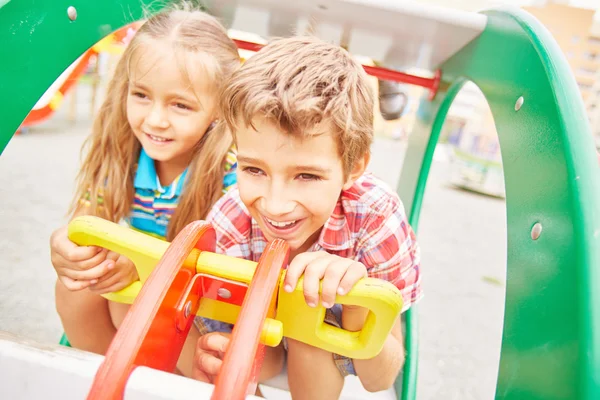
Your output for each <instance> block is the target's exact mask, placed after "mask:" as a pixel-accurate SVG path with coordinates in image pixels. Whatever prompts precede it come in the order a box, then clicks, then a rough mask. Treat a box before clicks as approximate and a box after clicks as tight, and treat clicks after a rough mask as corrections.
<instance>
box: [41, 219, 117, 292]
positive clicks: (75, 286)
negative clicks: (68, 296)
mask: <svg viewBox="0 0 600 400" xmlns="http://www.w3.org/2000/svg"><path fill="white" fill-rule="evenodd" d="M107 254H108V251H107V250H105V249H103V248H101V247H96V246H77V245H76V244H75V243H73V242H71V241H70V240H69V237H68V230H67V226H63V227H62V228H59V229H57V230H56V231H54V232H53V233H52V235H51V236H50V260H51V261H52V265H53V266H54V269H55V270H56V275H58V279H59V280H60V281H61V282H62V283H63V285H65V287H66V288H67V289H69V290H71V291H77V290H82V289H85V288H87V287H89V286H91V285H94V284H96V283H97V282H98V281H99V278H101V277H103V276H104V275H106V273H107V272H109V271H110V270H111V269H112V268H113V266H114V263H113V262H110V261H107V259H106V256H107Z"/></svg>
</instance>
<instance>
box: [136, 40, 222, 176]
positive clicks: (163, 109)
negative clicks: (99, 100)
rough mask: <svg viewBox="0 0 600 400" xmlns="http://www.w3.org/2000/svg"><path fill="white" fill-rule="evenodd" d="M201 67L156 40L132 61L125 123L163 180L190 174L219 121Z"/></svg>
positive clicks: (197, 58)
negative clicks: (200, 148) (198, 149)
mask: <svg viewBox="0 0 600 400" xmlns="http://www.w3.org/2000/svg"><path fill="white" fill-rule="evenodd" d="M202 65H204V63H203V62H202V59H201V56H200V55H198V54H196V53H191V52H190V53H187V54H179V53H177V54H176V53H175V52H174V51H173V50H172V44H171V43H170V42H169V41H163V40H154V39H152V40H151V41H149V42H147V43H145V44H144V45H142V47H141V49H140V50H139V52H138V55H137V56H136V57H133V58H132V60H131V65H130V77H129V78H130V79H129V88H128V93H127V120H128V121H129V125H130V126H131V129H132V130H133V133H134V134H135V136H136V138H137V139H138V140H139V141H140V143H141V145H142V147H143V148H144V150H145V151H146V153H147V154H148V155H149V156H150V157H151V158H152V159H154V160H155V163H156V168H157V171H159V177H160V176H161V175H163V176H165V175H166V176H169V177H171V179H173V178H174V177H176V176H177V175H179V174H180V173H182V172H183V171H184V170H185V168H187V166H188V165H189V163H190V162H191V160H192V155H193V153H194V147H195V146H196V144H197V143H198V142H199V141H200V139H202V137H203V136H204V134H205V133H206V131H207V129H208V127H209V126H210V124H211V123H212V122H213V121H214V120H215V118H216V112H217V111H216V110H217V100H218V99H217V95H216V90H215V87H214V85H213V83H212V82H210V80H209V79H208V75H207V73H206V72H205V71H204V69H203V68H202ZM161 172H162V173H161ZM167 183H168V182H164V183H163V184H167Z"/></svg>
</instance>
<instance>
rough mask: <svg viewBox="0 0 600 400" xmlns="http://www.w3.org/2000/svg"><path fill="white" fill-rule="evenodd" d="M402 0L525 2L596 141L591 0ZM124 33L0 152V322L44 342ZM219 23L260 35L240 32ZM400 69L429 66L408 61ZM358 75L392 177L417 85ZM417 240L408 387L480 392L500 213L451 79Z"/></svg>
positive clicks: (493, 305)
mask: <svg viewBox="0 0 600 400" xmlns="http://www.w3.org/2000/svg"><path fill="white" fill-rule="evenodd" d="M406 3H418V4H424V5H434V6H441V7H448V8H454V9H458V10H462V11H469V12H470V11H478V10H482V9H485V8H488V7H495V6H501V5H508V6H513V7H522V8H523V9H525V10H526V11H527V12H529V13H531V14H533V15H534V16H535V17H536V18H538V19H539V20H540V21H541V22H542V24H543V25H545V27H546V28H547V29H548V30H549V31H550V33H551V34H552V35H553V36H554V38H555V39H556V41H557V42H558V44H559V46H560V48H561V49H562V51H563V52H564V55H565V57H566V59H567V60H568V62H569V64H570V66H571V68H572V71H573V74H574V76H575V79H576V81H577V83H578V85H579V89H580V91H581V97H582V100H583V102H584V104H585V108H586V111H587V116H588V118H589V121H590V126H591V128H592V129H591V130H592V133H593V135H594V138H595V143H596V146H597V147H599V148H600V0H573V1H566V0H565V1H550V0H548V1H543V0H503V1H493V0H418V1H406ZM134 33H135V27H132V28H131V29H130V30H124V31H123V32H121V34H119V35H111V36H109V37H107V38H106V39H105V40H103V41H102V42H100V43H99V44H97V45H96V46H95V47H94V48H93V49H92V50H93V51H90V52H88V53H86V55H84V56H82V57H81V58H80V59H78V60H77V61H76V62H75V63H73V65H71V67H69V69H68V70H67V71H65V73H64V74H63V75H62V76H61V77H60V78H59V79H58V80H57V81H56V82H55V83H54V84H53V85H52V86H51V87H50V88H49V89H48V91H47V92H46V93H45V94H44V96H42V98H41V99H40V101H39V102H38V104H36V106H35V107H34V110H33V111H32V113H31V114H30V115H29V117H28V118H27V120H26V121H25V122H24V123H23V125H22V126H21V128H20V130H19V132H18V134H17V135H16V136H15V137H14V138H13V140H12V141H11V142H10V143H9V144H8V147H7V148H6V149H5V151H4V152H3V154H2V157H0V168H1V169H2V171H4V172H5V173H3V174H1V175H0V191H1V194H2V195H1V196H0V216H1V217H2V224H0V263H1V265H2V268H1V269H0V330H2V331H8V332H10V333H13V334H15V335H18V336H23V337H27V338H31V339H34V340H36V341H39V342H42V343H57V342H58V340H59V338H60V336H61V333H62V329H61V326H60V321H59V319H58V316H57V315H56V312H55V310H54V280H55V277H56V275H55V273H54V270H53V268H52V266H51V264H50V260H49V244H48V242H49V237H50V234H51V232H52V231H53V230H55V229H57V228H58V227H60V226H61V225H63V224H65V223H66V222H67V217H66V215H65V214H66V211H67V208H68V204H69V202H70V200H71V196H72V192H73V189H74V188H73V182H74V178H75V175H76V173H77V171H78V166H79V162H80V154H79V151H80V148H81V145H82V143H83V141H84V140H85V138H86V136H87V135H88V134H89V132H90V129H91V123H92V121H93V118H94V115H95V112H96V111H97V109H98V107H99V105H100V104H101V103H102V100H103V97H104V91H105V89H106V84H107V82H108V80H109V78H110V74H111V71H112V68H114V66H115V64H116V61H117V60H118V57H119V55H120V53H121V52H122V49H123V46H124V43H126V42H127V39H128V37H130V35H132V34H134ZM231 34H232V36H235V37H237V38H240V39H245V40H253V41H257V42H259V41H261V40H264V38H257V37H256V35H250V34H247V33H244V32H239V31H235V32H233V31H232V32H231ZM242 55H243V56H248V57H249V56H251V54H249V53H244V52H242ZM362 61H365V60H362ZM367 62H369V61H368V60H367ZM371 62H374V61H373V60H371ZM41 67H42V66H41ZM405 72H409V73H413V74H416V75H427V74H430V73H431V71H422V70H419V69H414V68H413V69H408V70H405ZM370 79H371V83H372V85H373V89H374V90H375V91H378V92H379V94H380V96H381V100H380V101H379V102H378V103H377V104H376V105H375V115H376V121H375V132H376V140H375V143H374V145H373V149H372V151H373V157H372V162H371V165H370V166H369V168H370V170H371V171H373V172H374V173H375V174H377V175H379V176H380V177H381V178H383V179H384V180H385V181H386V182H387V183H388V184H389V185H390V186H392V187H396V184H397V181H398V177H399V175H400V166H401V165H402V160H403V157H404V152H405V148H406V143H407V140H408V136H409V134H410V132H411V130H412V127H413V124H414V121H415V115H416V111H417V107H418V103H419V101H420V98H421V97H422V96H423V95H424V94H425V92H424V89H422V88H419V87H416V86H409V85H404V84H402V85H393V84H389V83H386V82H380V81H378V80H377V79H376V78H373V77H371V78H370ZM6 172H10V173H6ZM418 239H419V241H420V244H421V248H422V263H423V277H424V288H425V293H426V296H425V298H424V299H423V301H422V302H421V303H420V304H419V315H420V317H419V320H420V328H419V331H420V332H419V336H420V340H421V348H420V354H419V363H420V369H419V383H418V393H419V396H418V397H419V399H460V400H466V399H491V398H493V397H494V390H495V385H496V376H497V373H498V362H499V358H500V344H501V334H502V317H503V310H504V285H505V280H506V276H505V275H506V212H505V203H504V180H503V176H502V160H501V154H500V147H499V144H498V138H497V135H496V131H495V128H494V121H493V118H492V115H491V113H490V111H489V108H488V105H487V103H486V101H485V99H484V98H483V96H482V94H481V93H480V92H479V90H478V88H477V87H476V86H474V85H469V84H467V85H466V86H465V87H464V88H463V90H462V91H461V93H460V94H459V95H458V97H457V98H456V100H455V102H454V103H453V105H452V108H451V110H450V113H449V115H448V117H447V119H446V122H445V125H444V127H443V132H442V137H441V139H440V144H439V145H438V147H437V149H436V153H435V157H434V162H433V166H432V170H431V172H430V178H429V181H428V185H427V189H426V196H425V199H424V202H423V208H422V217H421V221H420V225H419V229H418ZM277 398H282V397H277ZM361 398H375V397H373V396H368V395H367V394H366V393H365V392H363V391H360V390H359V389H356V390H355V391H353V392H352V393H350V394H348V395H346V397H344V399H361ZM380 398H383V397H380Z"/></svg>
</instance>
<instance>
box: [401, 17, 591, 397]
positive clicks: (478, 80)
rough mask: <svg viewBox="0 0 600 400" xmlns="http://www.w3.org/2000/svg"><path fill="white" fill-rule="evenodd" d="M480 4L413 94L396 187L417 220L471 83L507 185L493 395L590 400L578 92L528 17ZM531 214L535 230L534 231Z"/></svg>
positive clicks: (586, 194)
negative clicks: (437, 154) (425, 90)
mask: <svg viewBox="0 0 600 400" xmlns="http://www.w3.org/2000/svg"><path fill="white" fill-rule="evenodd" d="M485 14H486V15H487V16H488V24H487V26H486V29H485V31H484V32H483V33H482V35H481V36H480V37H479V38H477V39H475V40H474V41H473V42H471V43H470V44H469V45H467V46H466V47H465V48H464V49H463V50H461V51H460V52H459V53H457V54H456V55H455V56H454V57H452V58H451V59H450V60H448V61H447V62H446V63H444V64H443V65H442V66H441V68H442V71H443V85H442V86H443V87H442V91H441V92H440V93H439V95H438V97H437V99H436V100H435V101H434V102H428V101H422V102H421V106H420V108H419V112H418V113H419V115H418V121H417V123H416V126H415V130H414V132H413V134H412V135H411V138H410V141H409V147H408V150H407V157H406V161H405V167H404V168H403V171H402V174H401V177H400V182H399V194H400V195H401V196H402V198H403V200H404V201H405V205H406V208H407V210H409V213H410V214H411V215H410V217H411V223H412V224H414V225H415V226H416V225H417V224H418V219H419V212H420V206H421V201H422V198H423V193H424V188H425V182H426V180H427V175H428V172H429V168H430V164H431V159H432V156H433V149H434V148H435V144H436V143H437V140H438V137H439V134H440V129H441V127H442V125H443V122H444V119H445V116H446V113H447V111H448V108H449V106H450V104H451V103H452V100H453V99H454V96H455V95H456V93H457V92H458V90H459V89H460V87H461V86H462V84H463V83H464V82H465V81H467V80H470V81H472V82H474V83H475V84H477V85H478V87H479V88H480V89H481V91H482V92H483V94H484V95H485V97H486V99H487V101H488V103H489V105H490V108H491V110H492V113H493V116H494V120H495V123H496V128H497V131H498V135H499V139H500V146H501V149H502V160H503V165H504V176H505V185H506V215H507V226H508V229H507V235H508V237H507V243H508V255H507V263H508V265H507V287H506V302H505V316H504V331H503V341H502V349H501V361H500V371H499V377H498V384H497V389H496V399H515V400H517V399H518V400H534V399H546V400H550V399H565V400H566V399H569V400H593V399H600V168H599V167H598V162H597V159H596V155H595V150H594V143H593V139H592V135H591V131H590V128H589V125H588V122H587V116H586V113H585V109H584V106H583V102H582V100H581V96H580V94H579V90H578V87H577V84H576V82H575V80H574V78H573V75H572V73H571V70H570V68H569V65H568V63H567V61H566V60H565V58H564V56H563V54H562V52H561V50H560V49H559V47H558V45H557V44H556V42H555V41H554V39H553V38H552V37H551V35H550V33H549V32H548V31H547V30H546V29H545V28H544V27H543V26H542V25H541V24H540V23H539V22H538V21H537V20H536V19H535V18H533V17H532V16H531V15H529V14H527V13H526V12H523V11H521V10H518V9H498V10H491V11H487V12H485ZM521 96H522V97H523V99H524V102H523V105H522V107H521V108H520V109H519V110H518V111H517V110H516V107H515V105H516V103H517V100H518V99H519V97H521ZM536 223H540V224H541V225H542V228H543V230H542V233H541V236H540V237H539V238H538V239H537V240H533V239H532V236H531V230H532V227H533V226H534V224H536ZM482 240H485V239H482ZM468 250H469V249H462V251H468ZM409 395H410V396H414V394H413V393H410V394H409ZM407 398H413V397H407Z"/></svg>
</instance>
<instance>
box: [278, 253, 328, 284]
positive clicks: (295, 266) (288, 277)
mask: <svg viewBox="0 0 600 400" xmlns="http://www.w3.org/2000/svg"><path fill="white" fill-rule="evenodd" d="M322 256H323V252H322V251H316V252H310V253H302V254H298V255H297V256H296V257H294V259H293V260H292V262H291V263H290V265H289V266H288V268H287V270H286V272H285V281H284V290H285V291H286V292H288V293H291V292H292V291H293V290H294V289H295V288H296V285H297V284H298V279H300V276H302V274H303V273H304V269H305V268H306V266H307V265H308V264H309V263H310V262H311V261H313V260H314V259H316V258H319V257H322Z"/></svg>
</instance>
